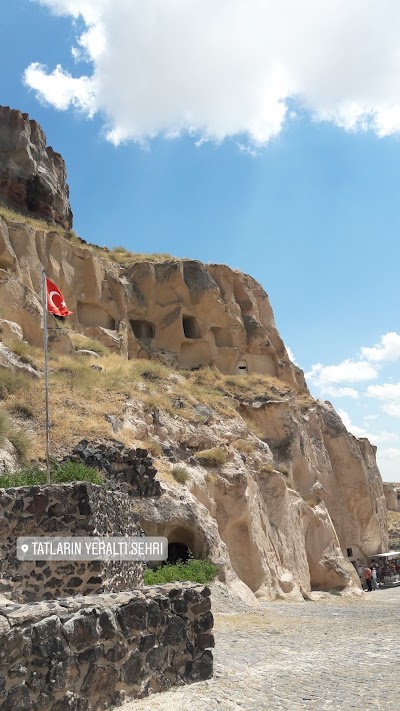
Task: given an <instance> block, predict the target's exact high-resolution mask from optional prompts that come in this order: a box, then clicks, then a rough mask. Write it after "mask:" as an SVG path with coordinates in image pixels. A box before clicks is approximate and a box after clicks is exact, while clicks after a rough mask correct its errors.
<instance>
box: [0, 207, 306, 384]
mask: <svg viewBox="0 0 400 711" xmlns="http://www.w3.org/2000/svg"><path fill="white" fill-rule="evenodd" d="M42 265H43V266H44V267H45V268H46V270H47V273H48V276H49V277H50V278H51V279H52V280H54V282H55V283H56V284H57V286H59V287H60V288H61V290H62V293H63V295H64V297H65V299H66V303H67V304H68V308H69V309H70V310H71V311H73V312H74V313H73V315H72V316H71V317H69V323H70V324H72V325H73V326H74V328H75V329H76V330H77V331H79V332H80V333H81V334H83V335H84V336H87V337H89V338H96V339H97V340H99V341H101V342H102V343H103V344H104V345H105V346H107V348H109V349H110V351H112V352H115V353H118V354H120V355H121V356H122V357H124V358H142V359H158V360H161V361H162V362H164V363H166V364H168V365H172V366H174V365H175V366H180V367H182V368H198V367H199V366H202V365H214V366H216V367H217V368H218V369H219V370H221V371H222V372H224V373H236V374H242V375H246V374H247V373H262V374H264V375H270V376H272V377H277V378H279V379H281V380H283V381H285V382H287V383H291V384H293V385H295V386H296V387H298V388H300V389H304V390H306V385H305V382H304V376H303V373H302V371H301V370H300V369H299V368H297V367H296V366H295V365H293V363H291V361H290V359H289V356H288V353H287V351H286V348H285V346H284V344H283V342H282V340H281V338H280V336H279V333H278V331H277V329H276V326H275V322H274V317H273V313H272V309H271V305H270V303H269V299H268V296H267V294H266V293H265V291H264V290H263V289H262V287H261V286H260V285H259V284H258V283H257V282H256V281H255V280H254V279H252V278H251V277H249V276H247V275H245V274H242V273H241V272H238V271H235V270H232V269H229V268H228V267H226V266H223V265H210V266H204V265H203V264H201V263H200V262H194V261H167V262H162V263H151V262H143V263H136V264H132V265H131V266H130V267H121V266H119V265H117V264H115V263H112V262H110V261H107V260H106V259H105V258H102V257H99V256H96V254H94V252H93V251H92V250H90V249H89V248H88V247H85V246H81V245H77V244H73V243H71V242H70V241H68V240H67V239H65V238H64V237H63V236H62V235H60V234H58V233H56V232H51V231H50V232H46V231H40V230H34V229H33V228H31V227H28V226H27V225H23V224H21V223H18V222H15V221H12V220H10V219H4V218H1V217H0V305H1V306H3V310H4V311H5V318H7V319H10V320H11V321H16V322H17V323H18V324H19V325H20V326H21V328H22V331H23V335H24V338H25V339H26V340H27V341H29V342H30V343H33V344H34V345H41V343H42V340H43V336H42V332H41V313H42V309H41V303H40V293H41V292H40V280H41V269H42ZM49 327H50V330H49V335H50V339H49V340H50V347H52V348H55V349H57V345H58V348H59V350H64V351H65V352H67V351H68V335H67V334H65V333H63V332H61V331H60V329H59V328H58V324H56V323H52V322H50V324H49Z"/></svg>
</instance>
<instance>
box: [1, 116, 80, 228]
mask: <svg viewBox="0 0 400 711" xmlns="http://www.w3.org/2000/svg"><path fill="white" fill-rule="evenodd" d="M68 198H69V190H68V185H67V184H66V170H65V163H64V161H63V159H62V157H61V156H60V154H59V153H55V151H53V149H52V148H51V147H46V136H45V135H44V133H43V131H42V129H41V128H40V126H39V124H37V123H36V121H32V120H29V117H28V114H23V113H21V111H16V110H12V109H10V108H8V107H7V106H6V107H4V106H0V200H2V201H3V202H5V203H6V204H8V205H10V206H11V207H13V208H14V209H23V210H26V211H28V212H31V213H34V214H35V215H38V216H41V217H44V218H45V219H46V220H50V221H53V222H57V223H58V224H60V225H62V226H63V227H65V228H70V227H71V226H72V212H71V208H70V204H69V199H68Z"/></svg>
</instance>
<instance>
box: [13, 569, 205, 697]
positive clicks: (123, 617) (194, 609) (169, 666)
mask: <svg viewBox="0 0 400 711" xmlns="http://www.w3.org/2000/svg"><path fill="white" fill-rule="evenodd" d="M210 608H211V600H210V590H209V588H207V587H203V586H200V585H191V584H185V583H183V584H174V585H169V586H162V587H150V588H145V589H143V591H135V592H129V593H119V594H118V595H97V596H93V597H90V598H84V599H82V598H81V599H77V598H70V599H64V600H60V601H58V602H52V603H33V604H31V605H13V604H9V605H0V632H1V635H2V637H1V645H0V707H1V708H2V710H3V711H15V709H21V711H22V710H24V711H28V710H30V709H32V711H33V710H35V711H39V709H40V711H64V710H65V711H66V710H67V709H68V710H71V709H75V710H76V711H89V709H90V711H99V710H100V709H105V708H109V706H110V705H111V704H115V703H118V702H121V701H123V700H124V698H125V697H126V696H130V697H142V696H145V695H147V694H149V693H152V692H156V691H163V690H166V689H168V688H169V687H171V686H173V685H176V684H182V683H185V682H192V681H200V680H202V679H208V678H210V677H211V675H212V653H211V651H210V648H211V647H213V646H214V640H213V635H212V626H213V616H212V613H211V611H210Z"/></svg>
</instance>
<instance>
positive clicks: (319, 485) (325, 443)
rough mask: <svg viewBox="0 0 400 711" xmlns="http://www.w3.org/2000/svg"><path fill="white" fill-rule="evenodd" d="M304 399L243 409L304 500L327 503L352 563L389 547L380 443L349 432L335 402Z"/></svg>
mask: <svg viewBox="0 0 400 711" xmlns="http://www.w3.org/2000/svg"><path fill="white" fill-rule="evenodd" d="M303 402H304V401H303ZM303 402H302V400H301V398H300V400H299V399H298V398H297V397H293V398H292V397H287V398H285V399H284V400H281V401H279V400H274V401H269V402H268V401H267V402H263V403H260V402H257V400H256V401H253V402H244V403H243V404H242V407H243V408H245V410H246V411H247V412H248V414H249V416H251V417H252V418H253V419H254V420H255V421H256V422H257V424H258V426H259V429H260V431H261V432H262V434H263V438H264V439H265V440H266V441H267V442H268V444H269V446H270V447H271V450H272V452H273V455H274V460H275V462H276V463H277V466H278V467H281V468H282V467H283V468H284V469H285V470H286V471H287V472H288V475H289V476H290V477H291V479H292V481H293V485H294V487H295V489H296V490H297V491H298V492H299V493H300V494H301V496H302V497H303V498H304V500H305V501H309V502H310V504H311V505H312V506H315V505H320V504H323V505H324V506H325V507H326V509H327V511H328V512H329V515H330V518H331V520H332V523H333V525H334V528H335V531H336V534H337V536H338V539H339V542H340V545H341V548H342V551H343V553H344V554H345V555H346V556H347V557H348V558H349V559H350V560H351V561H357V560H358V559H360V560H363V559H365V558H366V557H368V556H371V555H373V554H374V553H377V552H378V551H382V550H386V549H387V546H388V537H387V530H386V503H385V495H384V490H383V483H382V479H381V476H380V473H379V470H378V467H377V464H376V447H373V446H372V445H371V444H370V442H369V441H368V440H366V439H357V438H356V437H354V436H353V435H351V434H350V433H349V432H347V430H346V428H345V426H344V424H343V422H342V421H341V419H340V417H339V416H338V415H337V413H336V412H335V410H334V409H333V407H332V406H331V405H330V403H318V404H317V403H314V406H311V407H310V403H306V406H304V404H303Z"/></svg>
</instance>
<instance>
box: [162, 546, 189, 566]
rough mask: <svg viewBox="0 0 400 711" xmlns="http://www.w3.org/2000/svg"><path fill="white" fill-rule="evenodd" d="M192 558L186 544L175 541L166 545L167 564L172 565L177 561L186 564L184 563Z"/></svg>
mask: <svg viewBox="0 0 400 711" xmlns="http://www.w3.org/2000/svg"><path fill="white" fill-rule="evenodd" d="M192 557H193V556H192V551H191V550H190V548H189V546H187V545H186V543H180V542H179V541H176V542H175V543H169V544H168V559H167V563H171V564H174V563H177V562H178V561H182V563H186V561H188V560H189V558H192Z"/></svg>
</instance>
